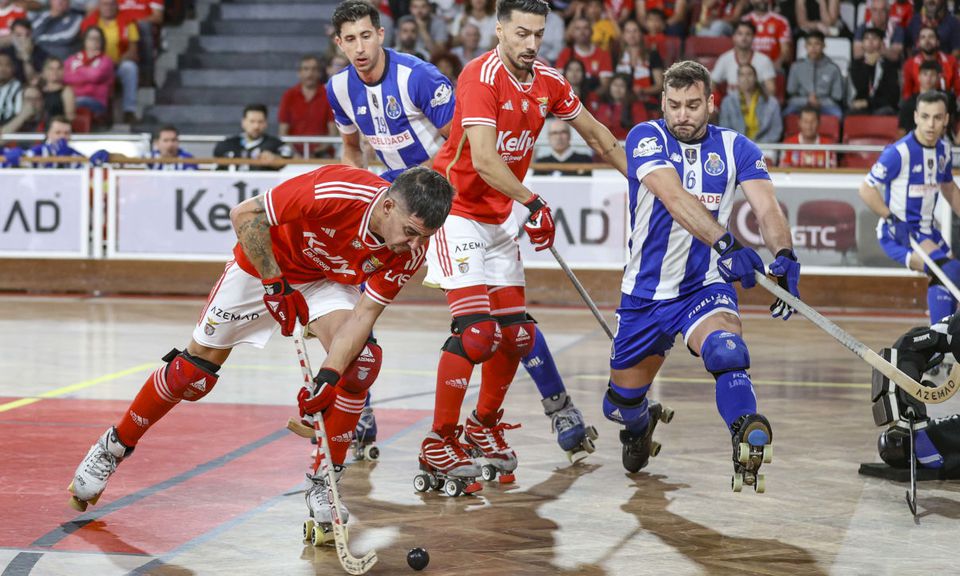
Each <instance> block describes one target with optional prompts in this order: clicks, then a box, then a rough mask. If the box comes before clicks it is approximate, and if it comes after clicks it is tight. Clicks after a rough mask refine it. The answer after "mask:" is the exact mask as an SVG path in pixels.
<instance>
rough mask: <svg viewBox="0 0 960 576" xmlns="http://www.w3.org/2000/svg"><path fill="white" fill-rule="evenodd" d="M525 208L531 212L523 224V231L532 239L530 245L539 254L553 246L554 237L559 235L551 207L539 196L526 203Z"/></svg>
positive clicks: (535, 195) (534, 196)
mask: <svg viewBox="0 0 960 576" xmlns="http://www.w3.org/2000/svg"><path fill="white" fill-rule="evenodd" d="M524 206H526V207H527V209H528V210H530V218H529V219H528V220H527V221H526V222H525V223H524V224H523V229H524V230H526V232H527V236H529V237H530V243H531V244H533V245H534V246H536V247H537V248H536V250H537V252H539V251H541V250H546V249H547V248H549V247H551V246H553V237H554V235H555V234H556V233H557V228H556V226H554V224H553V213H552V212H551V211H550V207H549V206H547V203H546V202H544V201H543V198H541V197H540V196H539V195H537V194H534V195H533V198H531V199H530V200H528V201H527V202H525V203H524Z"/></svg>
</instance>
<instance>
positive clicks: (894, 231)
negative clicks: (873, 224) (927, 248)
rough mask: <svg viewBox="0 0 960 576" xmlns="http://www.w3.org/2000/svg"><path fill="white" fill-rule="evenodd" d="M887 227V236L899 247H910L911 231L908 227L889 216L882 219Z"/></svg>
mask: <svg viewBox="0 0 960 576" xmlns="http://www.w3.org/2000/svg"><path fill="white" fill-rule="evenodd" d="M883 221H884V223H885V224H886V225H887V236H889V237H890V239H891V240H893V241H894V242H896V243H897V244H899V245H901V246H910V236H911V230H910V225H909V224H907V223H906V222H904V221H903V220H901V219H899V218H897V217H896V216H895V215H894V214H892V213H891V214H890V215H889V216H887V217H886V218H884V219H883Z"/></svg>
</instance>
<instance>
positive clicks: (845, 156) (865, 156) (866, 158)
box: [840, 134, 893, 168]
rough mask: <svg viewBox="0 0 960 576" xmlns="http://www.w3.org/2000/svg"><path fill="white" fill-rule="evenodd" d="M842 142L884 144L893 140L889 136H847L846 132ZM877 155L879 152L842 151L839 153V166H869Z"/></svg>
mask: <svg viewBox="0 0 960 576" xmlns="http://www.w3.org/2000/svg"><path fill="white" fill-rule="evenodd" d="M843 142H844V144H862V145H877V146H886V145H887V144H890V143H891V142H893V140H892V139H891V138H876V137H870V136H867V137H859V138H848V137H847V136H846V134H844V136H843ZM879 157H880V153H879V152H842V153H841V154H840V166H841V167H842V168H870V167H871V166H873V164H874V162H876V161H877V158H879Z"/></svg>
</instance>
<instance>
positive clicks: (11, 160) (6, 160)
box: [2, 146, 23, 168]
mask: <svg viewBox="0 0 960 576" xmlns="http://www.w3.org/2000/svg"><path fill="white" fill-rule="evenodd" d="M21 156H23V149H22V148H17V147H16V146H14V147H13V148H6V149H4V151H3V166H2V167H3V168H19V167H20V157H21Z"/></svg>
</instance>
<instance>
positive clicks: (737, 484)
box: [730, 472, 743, 492]
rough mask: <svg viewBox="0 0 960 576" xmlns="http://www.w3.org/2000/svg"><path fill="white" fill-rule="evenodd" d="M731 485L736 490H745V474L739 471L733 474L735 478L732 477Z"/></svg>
mask: <svg viewBox="0 0 960 576" xmlns="http://www.w3.org/2000/svg"><path fill="white" fill-rule="evenodd" d="M730 486H731V487H732V488H733V491H734V492H740V491H741V490H743V474H741V473H739V472H737V473H736V474H734V475H733V478H731V479H730Z"/></svg>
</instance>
